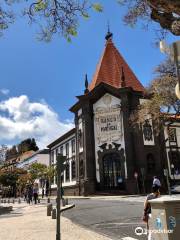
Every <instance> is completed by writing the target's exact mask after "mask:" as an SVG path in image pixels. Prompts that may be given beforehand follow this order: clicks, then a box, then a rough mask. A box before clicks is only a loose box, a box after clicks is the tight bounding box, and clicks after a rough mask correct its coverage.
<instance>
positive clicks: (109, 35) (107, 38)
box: [105, 21, 113, 41]
mask: <svg viewBox="0 0 180 240" xmlns="http://www.w3.org/2000/svg"><path fill="white" fill-rule="evenodd" d="M107 27H108V31H107V34H106V36H105V39H106V40H107V41H108V40H109V39H112V36H113V34H112V33H111V32H110V24H109V21H108V23H107Z"/></svg>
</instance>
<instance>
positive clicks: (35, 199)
mask: <svg viewBox="0 0 180 240" xmlns="http://www.w3.org/2000/svg"><path fill="white" fill-rule="evenodd" d="M33 197H34V203H35V204H37V199H38V187H37V185H34V188H33Z"/></svg>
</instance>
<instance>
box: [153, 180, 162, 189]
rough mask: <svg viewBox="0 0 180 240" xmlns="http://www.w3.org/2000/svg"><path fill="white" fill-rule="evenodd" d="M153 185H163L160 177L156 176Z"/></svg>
mask: <svg viewBox="0 0 180 240" xmlns="http://www.w3.org/2000/svg"><path fill="white" fill-rule="evenodd" d="M153 185H157V186H158V187H161V182H160V181H159V179H158V178H154V180H153Z"/></svg>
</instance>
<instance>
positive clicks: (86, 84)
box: [84, 74, 89, 94]
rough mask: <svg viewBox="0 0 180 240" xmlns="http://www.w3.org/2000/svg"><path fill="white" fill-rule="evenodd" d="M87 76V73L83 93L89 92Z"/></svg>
mask: <svg viewBox="0 0 180 240" xmlns="http://www.w3.org/2000/svg"><path fill="white" fill-rule="evenodd" d="M88 85H89V84H88V77H87V74H86V75H85V90H84V94H87V93H88V92H89V89H88Z"/></svg>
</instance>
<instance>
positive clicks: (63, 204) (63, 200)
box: [62, 198, 66, 207]
mask: <svg viewBox="0 0 180 240" xmlns="http://www.w3.org/2000/svg"><path fill="white" fill-rule="evenodd" d="M65 205H66V202H65V199H64V198H63V199H62V206H63V207H64V206H65Z"/></svg>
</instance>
